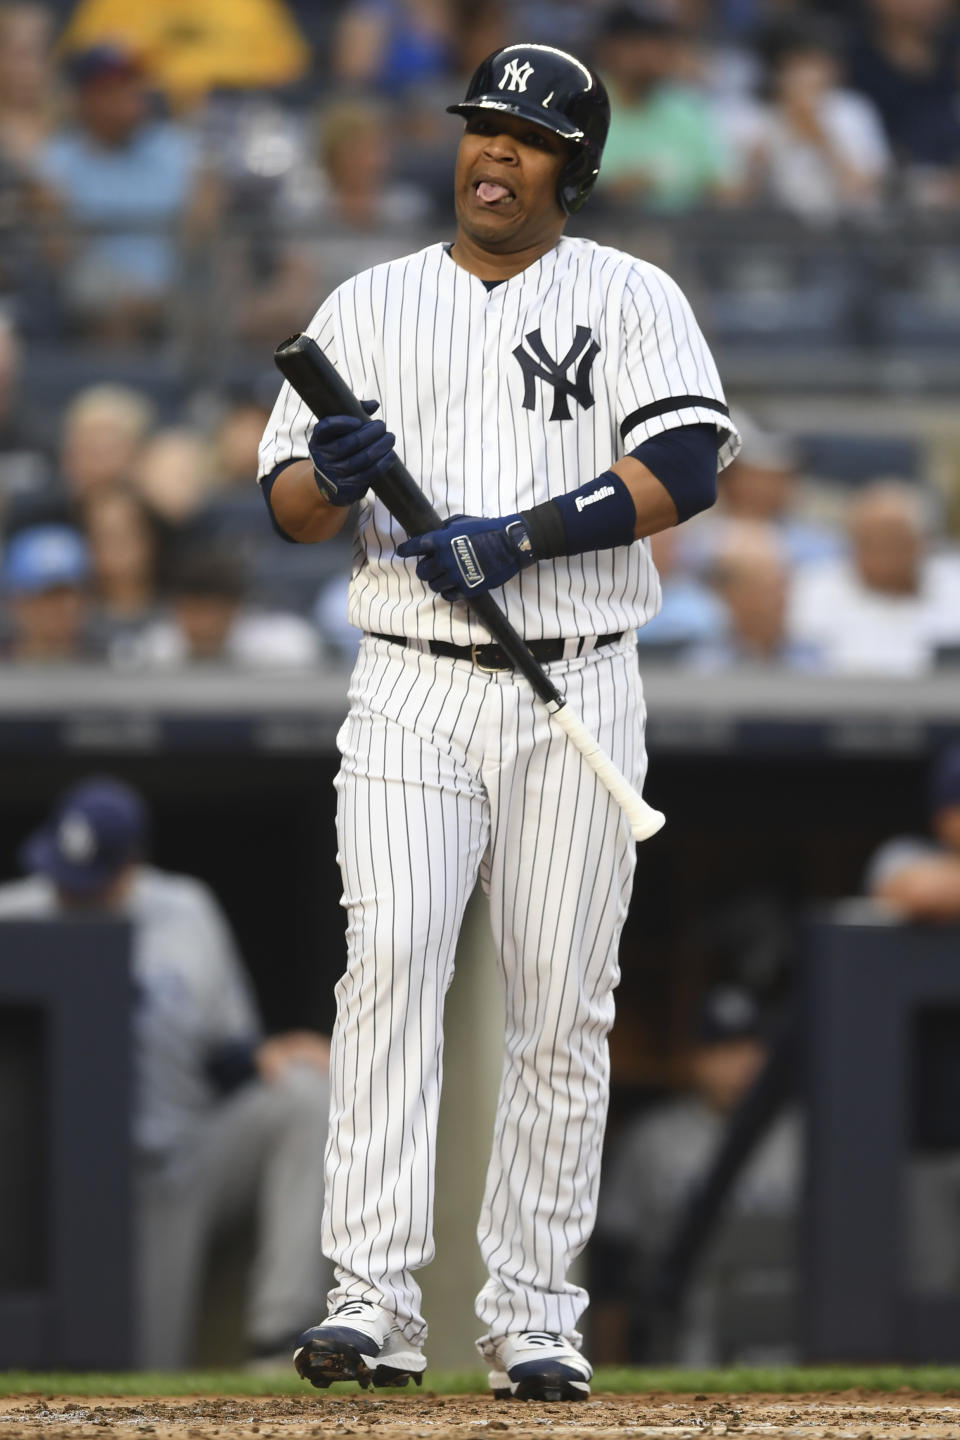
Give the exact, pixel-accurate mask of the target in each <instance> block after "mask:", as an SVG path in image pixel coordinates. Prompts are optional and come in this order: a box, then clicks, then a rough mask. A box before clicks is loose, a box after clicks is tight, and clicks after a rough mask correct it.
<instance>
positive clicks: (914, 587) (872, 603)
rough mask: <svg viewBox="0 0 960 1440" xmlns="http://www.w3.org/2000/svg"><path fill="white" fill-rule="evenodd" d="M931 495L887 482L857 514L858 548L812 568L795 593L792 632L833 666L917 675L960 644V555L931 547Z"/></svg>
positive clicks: (853, 511)
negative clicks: (942, 651) (926, 499)
mask: <svg viewBox="0 0 960 1440" xmlns="http://www.w3.org/2000/svg"><path fill="white" fill-rule="evenodd" d="M925 508H926V507H925V503H924V500H923V497H922V496H921V495H919V494H918V493H917V492H916V490H914V489H912V488H911V487H910V486H909V485H904V484H899V483H897V482H895V481H878V482H876V483H874V484H872V485H869V486H867V487H866V488H865V489H864V490H863V491H862V492H861V493H860V494H859V495H858V496H857V498H856V499H855V500H854V502H853V503H852V505H851V507H850V514H849V535H850V542H851V547H852V554H851V556H850V557H849V558H842V559H836V560H832V561H829V560H828V561H824V562H823V563H822V564H820V565H814V566H810V567H808V568H807V569H806V570H804V571H802V572H800V574H798V576H797V578H796V584H795V585H794V588H793V594H792V597H791V607H790V609H791V614H790V621H789V629H790V635H791V638H792V639H793V640H795V641H799V642H801V643H803V642H806V643H809V644H812V645H814V646H816V647H817V648H818V649H819V651H820V654H821V657H822V665H823V668H824V669H826V670H830V671H844V672H850V673H853V672H856V671H859V672H873V673H874V674H887V675H918V674H922V673H923V672H924V671H925V670H929V669H930V668H931V667H932V666H933V664H934V662H935V660H936V656H937V652H938V649H939V648H940V647H941V646H951V645H957V644H960V562H958V560H957V558H956V557H955V556H953V555H949V554H945V555H932V554H931V553H930V541H929V535H928V521H927V517H926V514H925Z"/></svg>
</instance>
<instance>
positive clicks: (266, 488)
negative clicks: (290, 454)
mask: <svg viewBox="0 0 960 1440" xmlns="http://www.w3.org/2000/svg"><path fill="white" fill-rule="evenodd" d="M292 464H294V461H292V460H286V461H285V462H284V463H283V464H282V465H278V466H277V468H276V470H271V471H270V474H269V475H264V477H263V479H262V480H261V481H260V493H261V494H262V495H263V503H264V504H265V505H266V507H267V514H268V515H269V516H270V524H271V525H272V526H273V528H274V530H275V531H276V532H277V534H278V535H279V536H280V539H281V540H286V542H287V544H288V545H296V543H297V542H296V540H294V538H293V536H292V535H288V534H287V532H286V530H284V528H283V526H282V525H281V524H280V521H279V520H278V519H277V517H276V515H275V514H274V513H273V504H272V502H271V500H270V495H271V492H272V490H273V486H274V482H275V481H276V478H277V476H278V475H279V474H280V472H281V470H286V468H287V466H288V465H292Z"/></svg>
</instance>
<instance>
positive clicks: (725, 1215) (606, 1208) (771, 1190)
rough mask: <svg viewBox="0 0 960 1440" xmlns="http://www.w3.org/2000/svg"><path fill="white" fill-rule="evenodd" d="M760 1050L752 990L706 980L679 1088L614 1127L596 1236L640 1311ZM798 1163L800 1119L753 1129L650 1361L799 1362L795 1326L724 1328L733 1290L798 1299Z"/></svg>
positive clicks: (763, 1045) (763, 1053)
mask: <svg viewBox="0 0 960 1440" xmlns="http://www.w3.org/2000/svg"><path fill="white" fill-rule="evenodd" d="M767 1058H768V1046H767V1042H766V1040H765V1038H764V1035H763V1028H762V1023H761V1017H760V1014H759V1011H758V1008H757V1005H756V1002H755V1000H754V999H753V997H752V996H751V995H750V994H749V992H747V991H745V990H742V989H740V988H737V987H733V986H717V987H714V988H713V989H712V990H709V991H708V992H707V993H706V995H705V996H704V998H703V1001H702V1003H701V1006H700V1010H699V1013H698V1015H697V1017H696V1020H695V1025H694V1033H693V1035H692V1037H691V1047H690V1053H689V1064H688V1074H689V1088H688V1089H687V1091H686V1093H684V1094H682V1095H678V1096H677V1097H676V1098H674V1099H670V1100H665V1101H661V1102H660V1103H658V1104H655V1105H654V1106H653V1107H652V1108H650V1109H649V1110H647V1111H646V1112H645V1113H643V1114H642V1115H640V1116H639V1118H637V1119H636V1120H634V1121H632V1122H630V1123H628V1124H627V1125H626V1126H624V1127H622V1128H621V1130H620V1131H619V1132H618V1133H617V1134H616V1135H615V1136H614V1139H613V1146H612V1150H611V1154H610V1156H609V1159H608V1161H607V1162H606V1163H605V1166H604V1172H603V1178H602V1181H601V1187H600V1206H599V1213H598V1219H597V1236H598V1238H599V1239H600V1240H601V1241H602V1242H604V1243H605V1244H606V1245H607V1247H612V1255H613V1256H614V1257H616V1258H615V1259H614V1262H613V1263H614V1267H615V1269H616V1273H617V1276H618V1283H619V1286H620V1287H621V1294H622V1296H623V1298H624V1300H625V1301H626V1300H627V1299H628V1297H629V1300H630V1301H631V1302H632V1304H636V1303H637V1301H639V1308H640V1311H641V1316H642V1314H643V1310H644V1308H645V1303H646V1305H649V1304H650V1302H651V1300H652V1296H651V1285H652V1283H653V1280H654V1276H655V1273H656V1267H657V1265H658V1262H659V1261H660V1260H661V1259H662V1258H663V1257H664V1255H665V1252H666V1250H667V1248H668V1246H669V1244H670V1242H671V1240H672V1238H673V1235H674V1232H675V1229H676V1226H677V1224H678V1222H679V1220H680V1219H681V1217H682V1215H683V1214H684V1212H685V1209H686V1206H687V1205H688V1204H689V1202H690V1200H691V1198H692V1197H693V1195H694V1193H695V1191H696V1190H697V1188H698V1186H699V1185H700V1184H701V1183H702V1182H703V1181H704V1180H705V1178H706V1176H707V1174H708V1173H709V1170H710V1166H711V1164H712V1163H713V1160H714V1158H715V1156H716V1154H717V1152H718V1151H719V1149H720V1146H721V1145H722V1143H723V1140H724V1137H725V1135H726V1132H727V1129H728V1126H729V1123H730V1117H731V1115H732V1114H733V1112H734V1111H735V1110H736V1108H737V1106H738V1104H739V1103H740V1102H741V1101H742V1100H743V1099H744V1097H745V1096H746V1095H747V1093H748V1091H749V1090H750V1089H751V1087H752V1086H753V1084H754V1082H755V1081H756V1079H757V1077H758V1076H759V1074H760V1071H761V1070H762V1068H763V1066H764V1064H765V1062H766V1060H767ZM801 1164H802V1130H801V1124H800V1119H799V1116H798V1115H797V1114H796V1113H795V1112H793V1111H786V1112H783V1113H781V1115H780V1117H779V1118H778V1119H777V1120H775V1121H774V1123H773V1124H772V1125H771V1126H770V1127H769V1128H768V1129H767V1130H766V1132H765V1133H764V1134H763V1135H761V1136H760V1137H759V1138H758V1140H757V1141H756V1143H755V1146H754V1149H753V1151H752V1153H751V1154H750V1155H749V1156H748V1157H747V1159H746V1160H745V1161H744V1163H743V1166H742V1168H741V1170H740V1173H739V1175H738V1176H737V1178H736V1180H735V1181H734V1184H733V1188H732V1190H731V1192H730V1194H729V1195H728V1197H727V1201H726V1204H725V1206H724V1209H723V1212H722V1214H721V1215H720V1216H719V1218H718V1220H717V1223H716V1228H715V1231H714V1233H713V1236H712V1238H711V1241H710V1245H709V1248H708V1251H707V1253H706V1254H705V1256H704V1257H703V1259H702V1260H701V1261H700V1262H699V1264H698V1266H697V1269H696V1273H695V1276H694V1279H693V1282H692V1284H691V1286H690V1291H689V1295H688V1297H687V1301H686V1304H685V1306H684V1308H683V1313H682V1316H681V1320H680V1324H679V1327H678V1331H677V1333H676V1335H675V1336H674V1337H673V1341H672V1348H671V1350H670V1353H668V1354H666V1355H664V1354H663V1353H662V1346H663V1343H664V1341H663V1337H658V1336H656V1335H653V1336H651V1335H648V1336H647V1337H646V1338H647V1343H648V1345H650V1346H651V1347H652V1350H653V1358H655V1359H666V1360H668V1361H669V1362H670V1363H675V1364H681V1365H698V1366H702V1365H715V1364H730V1363H743V1364H751V1363H764V1361H766V1362H767V1363H769V1362H771V1361H773V1360H776V1361H778V1362H779V1363H792V1362H794V1361H795V1360H796V1349H797V1346H798V1341H799V1337H798V1335H796V1334H795V1335H793V1336H792V1337H788V1336H783V1335H781V1336H776V1337H775V1336H773V1335H771V1334H769V1333H768V1332H767V1330H766V1327H765V1325H764V1323H763V1320H762V1319H759V1318H758V1319H755V1321H754V1330H753V1333H752V1335H751V1334H743V1333H740V1334H738V1335H737V1338H736V1340H734V1339H733V1336H732V1335H725V1333H724V1324H723V1316H724V1310H725V1307H726V1306H727V1305H728V1304H729V1303H730V1302H731V1300H733V1299H735V1298H736V1297H737V1296H743V1295H750V1294H751V1293H752V1294H753V1295H754V1297H755V1298H756V1297H757V1296H758V1295H760V1294H762V1295H763V1296H765V1297H766V1299H767V1300H768V1301H769V1300H770V1299H772V1298H780V1299H782V1300H783V1301H784V1302H785V1307H789V1305H790V1302H791V1300H792V1299H793V1298H794V1294H795V1289H796V1286H797V1274H796V1255H795V1243H796V1236H795V1233H794V1231H795V1225H796V1220H797V1209H798V1205H799V1196H800V1181H801ZM764 1227H766V1228H767V1229H768V1230H772V1231H774V1232H775V1233H776V1234H777V1235H778V1236H779V1244H771V1243H768V1244H767V1245H766V1246H765V1247H764V1248H765V1249H766V1252H767V1253H766V1254H765V1255H761V1254H760V1253H759V1252H758V1251H754V1252H753V1253H752V1252H751V1247H750V1233H751V1230H754V1229H755V1230H756V1231H757V1232H759V1231H760V1229H761V1228H764ZM617 1261H619V1264H617ZM621 1318H622V1320H624V1321H625V1319H626V1316H625V1315H622V1316H621ZM628 1353H629V1347H628V1345H627V1342H626V1339H625V1337H624V1336H622V1335H621V1341H620V1351H619V1354H617V1355H613V1354H611V1356H610V1359H620V1360H622V1359H624V1358H627V1356H628ZM629 1358H636V1356H635V1353H629Z"/></svg>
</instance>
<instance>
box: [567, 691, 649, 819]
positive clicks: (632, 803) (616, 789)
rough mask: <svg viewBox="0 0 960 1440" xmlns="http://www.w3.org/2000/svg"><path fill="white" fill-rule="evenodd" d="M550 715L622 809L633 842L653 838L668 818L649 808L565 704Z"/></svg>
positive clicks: (637, 791)
mask: <svg viewBox="0 0 960 1440" xmlns="http://www.w3.org/2000/svg"><path fill="white" fill-rule="evenodd" d="M550 713H551V715H552V716H553V718H554V720H556V722H557V724H558V725H559V726H560V728H561V729H562V730H564V731H565V732H566V735H567V738H568V739H569V740H570V742H571V744H573V745H575V746H576V748H577V749H578V750H579V751H580V754H581V755H582V756H583V758H584V760H586V762H587V764H588V765H589V766H590V768H591V770H593V771H594V772H595V774H596V776H597V779H598V780H599V781H600V783H601V784H602V785H605V786H606V788H607V789H608V790H609V792H610V794H611V795H612V796H613V798H614V799H615V800H616V801H617V803H618V804H619V805H620V806H622V808H623V810H624V813H625V814H626V817H627V820H628V821H629V823H630V833H631V835H632V836H633V838H634V840H649V839H650V836H651V835H656V833H657V831H658V830H662V829H663V826H664V825H665V824H666V819H667V817H666V816H665V815H664V814H663V813H662V811H660V810H654V808H653V806H652V805H648V804H647V802H646V800H644V798H643V796H642V795H641V794H640V792H639V790H637V789H636V788H635V787H634V786H633V785H631V784H630V781H629V780H628V779H627V777H626V775H624V774H622V772H621V771H620V770H618V769H617V767H616V765H614V763H613V761H612V760H611V759H610V757H609V755H607V754H606V753H605V752H604V751H603V750H602V749H601V748H600V746H599V744H598V743H597V741H596V740H595V739H594V737H593V736H592V735H591V734H590V731H589V730H588V729H587V727H586V726H585V725H584V724H583V722H582V721H581V720H579V719H578V718H577V716H576V715H574V713H573V711H572V710H571V709H570V706H569V705H566V704H562V705H560V706H559V707H556V708H554V707H552V706H551V709H550Z"/></svg>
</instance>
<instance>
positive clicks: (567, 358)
mask: <svg viewBox="0 0 960 1440" xmlns="http://www.w3.org/2000/svg"><path fill="white" fill-rule="evenodd" d="M524 340H525V341H526V343H527V345H529V346H530V350H532V351H533V354H531V353H530V351H528V350H525V349H524V347H523V346H522V345H518V346H517V348H516V349H515V350H514V352H513V353H514V356H515V357H516V359H517V360H518V361H519V363H520V369H521V370H522V371H523V408H524V410H535V409H536V386H535V384H534V381H535V380H543V381H544V382H545V383H546V384H547V385H552V386H553V409H552V410H551V412H550V419H551V420H569V419H570V407H569V405H568V404H567V401H568V399H572V400H576V402H577V404H578V405H579V406H581V407H582V409H584V410H589V409H590V407H591V406H592V405H593V394H592V392H591V390H590V367H591V366H592V364H593V362H594V360H595V359H596V358H597V356H598V355H599V354H600V346H599V345H598V344H597V342H596V340H594V339H593V337H592V336H591V334H590V330H589V327H588V326H586V325H578V326H577V328H576V331H575V332H574V336H573V344H572V345H571V346H570V349H569V350H568V351H567V353H566V355H564V356H562V357H561V358H560V359H559V360H554V358H553V356H552V355H550V354H549V353H548V351H547V347H546V346H545V345H544V343H543V337H542V336H541V334H540V331H539V330H531V331H530V332H529V333H528V334H527V335H525V336H524ZM571 365H576V367H577V369H576V375H575V377H574V379H573V380H568V379H567V371H568V370H569V369H570V366H571Z"/></svg>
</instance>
